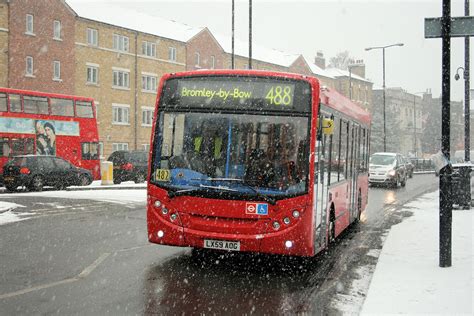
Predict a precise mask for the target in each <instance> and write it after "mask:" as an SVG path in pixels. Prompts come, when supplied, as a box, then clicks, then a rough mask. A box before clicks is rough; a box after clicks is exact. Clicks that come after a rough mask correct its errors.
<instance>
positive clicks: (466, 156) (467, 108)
mask: <svg viewBox="0 0 474 316" xmlns="http://www.w3.org/2000/svg"><path fill="white" fill-rule="evenodd" d="M464 15H465V16H469V0H465V2H464ZM469 58H470V43H469V36H466V37H464V102H465V103H464V161H466V162H467V161H470V160H471V157H470V155H471V154H470V151H471V147H470V146H471V126H470V124H471V123H470V122H471V118H470V115H471V114H470V103H471V102H470V101H471V100H470V94H469V90H470V84H469V78H470V70H469V69H470V68H469V67H470V65H469ZM468 183H469V182H468ZM468 191H469V192H467V193H469V195H470V192H471V191H470V190H469V188H468Z"/></svg>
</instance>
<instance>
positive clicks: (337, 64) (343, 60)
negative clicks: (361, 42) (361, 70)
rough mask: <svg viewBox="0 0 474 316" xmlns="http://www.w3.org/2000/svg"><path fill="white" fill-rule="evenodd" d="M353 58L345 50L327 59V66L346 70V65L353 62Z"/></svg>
mask: <svg viewBox="0 0 474 316" xmlns="http://www.w3.org/2000/svg"><path fill="white" fill-rule="evenodd" d="M353 63H354V58H352V57H350V56H349V51H347V50H345V51H343V52H340V53H338V54H337V55H336V56H335V57H331V59H329V67H333V68H338V69H342V70H347V69H348V68H347V65H350V64H353Z"/></svg>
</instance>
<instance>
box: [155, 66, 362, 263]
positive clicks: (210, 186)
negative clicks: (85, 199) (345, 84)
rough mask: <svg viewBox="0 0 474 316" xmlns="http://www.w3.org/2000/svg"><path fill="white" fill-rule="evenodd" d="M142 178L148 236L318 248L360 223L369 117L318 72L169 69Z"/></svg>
mask: <svg viewBox="0 0 474 316" xmlns="http://www.w3.org/2000/svg"><path fill="white" fill-rule="evenodd" d="M158 91H159V92H158V97H157V104H156V111H155V118H154V123H153V133H152V137H151V146H150V164H149V174H148V180H149V181H148V195H147V196H148V200H147V224H148V239H149V241H150V242H152V243H157V244H164V245H175V246H183V247H193V248H209V249H216V250H224V251H245V252H262V253H273V254H283V255H291V256H314V255H315V254H316V253H318V252H320V251H321V250H323V249H325V248H327V247H328V246H329V244H330V242H331V241H332V240H334V239H335V238H336V237H337V236H338V235H339V234H341V232H343V231H344V230H345V229H346V228H347V227H348V226H349V225H350V224H351V223H353V222H356V221H358V220H359V219H360V217H361V213H362V212H363V210H364V209H365V207H366V205H367V198H368V157H369V134H370V115H369V114H368V112H367V111H365V110H364V109H362V108H361V107H360V106H358V105H357V104H355V103H353V102H351V101H350V100H348V99H347V98H345V97H343V96H342V95H340V94H339V93H338V92H336V91H335V90H333V89H329V88H325V87H320V83H319V81H318V80H317V79H316V78H313V77H308V76H303V75H297V74H290V73H278V72H267V71H257V70H251V71H248V70H209V71H207V70H204V71H197V72H183V73H177V74H168V75H165V76H164V77H163V78H162V80H161V83H160V87H159V90H158Z"/></svg>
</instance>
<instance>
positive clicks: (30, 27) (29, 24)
mask: <svg viewBox="0 0 474 316" xmlns="http://www.w3.org/2000/svg"><path fill="white" fill-rule="evenodd" d="M25 34H28V35H35V17H34V15H33V14H27V15H26V31H25Z"/></svg>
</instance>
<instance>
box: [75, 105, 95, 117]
mask: <svg viewBox="0 0 474 316" xmlns="http://www.w3.org/2000/svg"><path fill="white" fill-rule="evenodd" d="M76 115H77V117H84V118H94V111H92V102H90V101H76Z"/></svg>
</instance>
